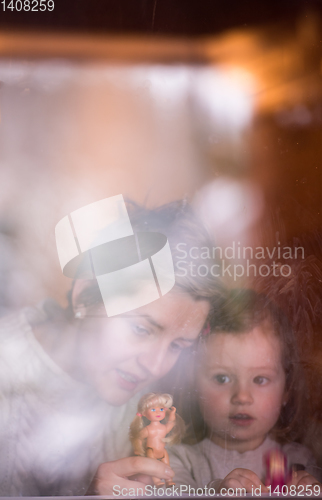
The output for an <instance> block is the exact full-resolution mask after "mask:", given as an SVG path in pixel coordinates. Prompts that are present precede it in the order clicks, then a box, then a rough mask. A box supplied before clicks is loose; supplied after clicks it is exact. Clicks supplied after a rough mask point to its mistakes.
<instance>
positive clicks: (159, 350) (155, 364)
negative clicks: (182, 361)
mask: <svg viewBox="0 0 322 500" xmlns="http://www.w3.org/2000/svg"><path fill="white" fill-rule="evenodd" d="M166 354H167V347H166V346H162V345H160V344H159V343H157V342H156V343H155V344H154V345H151V346H150V348H149V349H147V350H145V351H144V352H142V353H141V354H140V355H139V356H138V358H137V361H138V364H139V365H140V367H141V368H143V369H144V370H145V371H146V372H147V373H148V374H149V375H152V376H153V377H156V378H159V377H162V376H163V375H164V374H165V371H166V366H167V365H168V363H167V359H166Z"/></svg>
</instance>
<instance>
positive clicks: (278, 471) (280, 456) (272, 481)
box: [264, 448, 291, 491]
mask: <svg viewBox="0 0 322 500" xmlns="http://www.w3.org/2000/svg"><path fill="white" fill-rule="evenodd" d="M264 461H265V466H266V478H265V486H271V487H272V491H274V489H275V488H277V487H278V488H282V486H284V485H286V484H287V483H288V481H289V480H290V478H291V473H290V470H289V468H288V465H287V458H286V455H285V454H284V453H283V452H282V451H281V450H279V449H277V448H276V449H274V450H270V451H268V452H267V453H266V454H265V456H264Z"/></svg>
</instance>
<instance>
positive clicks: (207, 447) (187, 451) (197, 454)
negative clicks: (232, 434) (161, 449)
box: [169, 439, 217, 462]
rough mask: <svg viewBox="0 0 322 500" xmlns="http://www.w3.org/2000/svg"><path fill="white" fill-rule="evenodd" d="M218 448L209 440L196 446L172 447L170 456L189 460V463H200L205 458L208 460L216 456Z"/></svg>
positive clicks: (182, 445)
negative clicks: (211, 456)
mask: <svg viewBox="0 0 322 500" xmlns="http://www.w3.org/2000/svg"><path fill="white" fill-rule="evenodd" d="M214 448H217V446H216V445H214V444H213V443H212V442H211V441H210V440H209V439H203V440H202V441H200V442H199V443H196V444H192V445H191V444H178V445H175V446H171V448H170V449H169V454H171V455H173V456H176V457H178V458H180V459H181V460H187V461H189V462H194V461H198V460H199V461H200V460H202V458H203V457H205V458H207V457H208V456H209V455H214V454H215V450H214Z"/></svg>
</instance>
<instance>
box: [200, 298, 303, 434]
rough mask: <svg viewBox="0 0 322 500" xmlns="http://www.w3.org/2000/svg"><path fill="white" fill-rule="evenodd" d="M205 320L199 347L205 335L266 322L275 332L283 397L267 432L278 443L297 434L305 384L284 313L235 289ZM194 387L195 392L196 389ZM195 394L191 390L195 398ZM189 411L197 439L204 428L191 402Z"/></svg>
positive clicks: (244, 329) (234, 331)
mask: <svg viewBox="0 0 322 500" xmlns="http://www.w3.org/2000/svg"><path fill="white" fill-rule="evenodd" d="M209 323H210V324H209V328H208V331H209V333H208V335H204V336H203V337H201V338H200V341H199V342H200V343H199V349H200V347H202V345H204V344H205V343H206V342H207V338H209V335H216V333H226V334H227V335H230V334H239V333H245V332H250V331H251V330H252V329H253V328H254V327H256V326H259V325H265V327H266V325H267V326H268V327H269V330H268V331H271V332H272V333H273V335H276V337H277V338H278V339H279V341H280V345H281V353H282V356H281V357H282V365H283V369H284V372H285V394H286V397H287V400H286V403H285V405H283V406H282V408H281V412H280V416H279V419H278V421H277V423H276V424H275V426H274V428H273V429H272V431H271V434H272V436H273V437H274V438H275V439H276V440H278V441H280V442H282V443H283V442H288V441H294V440H295V439H297V438H299V436H300V434H301V431H302V430H303V429H302V425H301V424H302V421H303V409H304V404H305V403H304V396H305V390H306V387H305V381H304V376H303V372H302V367H301V362H300V357H299V352H298V348H297V342H296V338H295V336H294V334H293V331H292V328H291V326H290V324H289V322H288V319H287V318H286V316H285V314H284V313H283V312H282V311H281V309H280V308H279V307H278V306H277V305H276V304H274V303H273V302H272V301H271V300H270V299H268V298H267V297H266V296H265V295H263V294H258V293H256V292H255V291H253V290H246V289H245V290H241V289H238V290H232V291H230V292H229V293H228V294H227V296H226V298H223V299H222V303H221V306H220V307H219V308H218V307H216V308H214V309H213V311H212V313H211V315H210V322H209ZM266 331H267V328H265V332H266ZM199 349H198V350H199ZM194 391H195V392H196V389H194ZM197 396H198V395H197V394H194V400H195V402H196V401H197ZM191 411H192V413H193V415H192V421H193V427H194V433H195V435H196V437H197V440H200V439H203V438H204V437H205V435H206V432H207V429H206V427H205V424H204V422H203V419H202V418H200V417H201V413H200V410H199V409H197V408H196V407H195V405H192V407H191Z"/></svg>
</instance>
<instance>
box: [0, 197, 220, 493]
mask: <svg viewBox="0 0 322 500" xmlns="http://www.w3.org/2000/svg"><path fill="white" fill-rule="evenodd" d="M128 211H129V215H130V219H131V223H132V226H133V228H134V230H135V231H142V230H144V231H154V232H160V233H163V234H164V235H166V236H167V237H168V240H169V243H170V248H171V251H172V256H173V260H174V264H176V256H177V252H178V249H177V246H178V244H179V243H184V244H185V248H186V250H187V251H188V250H189V248H190V247H191V248H192V247H196V246H197V247H205V246H208V247H209V241H208V240H207V235H206V233H205V231H204V230H203V228H202V227H201V225H200V222H199V221H198V220H196V219H195V218H194V216H193V214H192V212H191V210H190V209H189V207H187V206H186V205H184V204H182V203H172V204H170V205H166V206H163V207H160V208H159V209H156V210H151V211H149V210H146V209H142V208H140V207H137V206H135V205H133V204H132V205H128ZM187 253H188V254H189V252H187ZM188 261H189V258H188ZM188 261H187V264H188V263H189V262H188ZM193 263H194V264H196V263H197V262H196V260H195V259H194V260H193ZM203 264H206V262H205V260H203ZM209 269H210V266H209ZM180 274H182V273H180ZM195 274H196V273H193V274H192V275H189V273H186V276H183V277H181V276H177V277H176V285H175V286H174V288H173V290H172V291H171V292H169V293H168V294H166V295H164V296H163V297H161V298H160V299H158V300H156V301H154V302H151V303H150V304H148V305H146V306H143V307H140V308H139V309H137V310H134V311H131V312H130V313H125V314H120V315H118V316H115V317H111V318H107V316H106V312H105V309H104V305H103V302H102V299H101V295H100V292H99V288H98V285H97V282H96V281H95V280H84V279H83V280H76V281H75V283H74V285H73V288H72V291H71V293H70V306H69V308H68V310H67V311H63V310H61V309H60V308H59V307H58V306H57V305H55V304H53V303H52V302H51V303H48V302H45V303H44V304H43V305H42V306H41V307H40V308H38V309H27V310H24V311H22V312H21V313H20V314H19V315H17V316H16V315H15V316H12V317H10V318H7V319H4V320H3V321H2V322H1V325H0V342H1V345H2V347H1V349H0V361H1V363H0V370H1V371H2V373H1V379H0V380H1V386H0V387H1V393H0V396H1V399H0V418H1V430H0V446H1V458H0V494H1V495H2V496H21V495H23V496H37V495H42V496H46V495H82V494H85V493H86V491H87V490H88V487H89V485H90V483H91V481H92V479H93V477H94V476H95V477H94V480H93V481H92V485H91V492H93V493H97V494H103V495H104V494H112V488H113V485H114V484H116V485H118V486H120V487H122V485H123V486H128V485H129V484H135V486H136V487H139V486H140V484H141V483H140V482H135V483H133V482H132V481H131V480H130V479H128V478H129V477H130V476H132V475H134V474H148V475H151V476H155V477H160V478H165V477H171V475H172V471H171V469H169V468H168V467H166V466H165V464H162V463H160V462H158V461H150V460H149V459H147V458H144V457H128V458H123V459H122V460H117V459H119V458H120V457H125V456H127V455H129V454H130V445H129V442H128V437H127V434H128V426H129V423H130V421H131V420H132V418H133V414H135V407H136V404H137V400H138V398H139V395H141V394H142V391H146V390H147V387H148V386H149V387H151V385H153V383H154V382H155V381H157V380H158V379H160V378H161V377H163V376H164V375H165V374H167V373H168V372H169V370H170V369H171V368H172V367H173V366H174V364H175V363H176V361H177V359H178V357H179V355H180V353H181V352H182V351H183V350H184V349H185V348H187V347H189V346H191V345H192V344H193V342H194V340H195V339H196V337H197V336H198V334H199V332H200V331H201V329H202V328H203V326H204V323H205V321H206V318H207V314H208V312H209V304H210V298H213V297H214V296H216V294H217V295H218V296H219V293H220V287H219V285H218V283H217V282H216V281H215V279H214V278H213V277H212V275H211V274H210V273H209V274H208V275H207V276H204V277H202V278H201V277H199V276H198V275H195ZM111 461H112V462H111ZM151 462H152V463H151ZM154 462H156V463H154ZM97 469H98V470H97ZM165 469H169V470H168V471H166V470H165ZM96 470H97V473H96V474H95V471H96Z"/></svg>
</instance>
